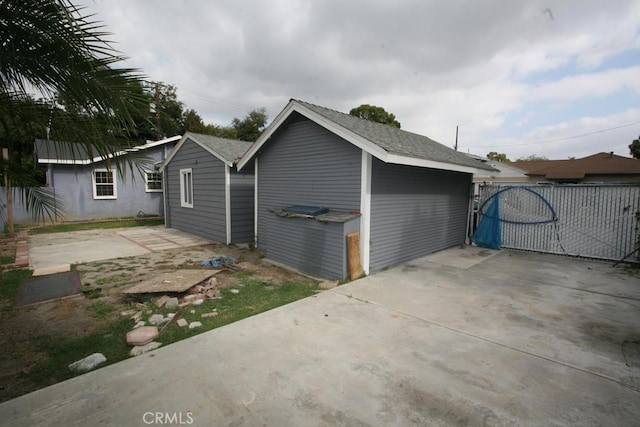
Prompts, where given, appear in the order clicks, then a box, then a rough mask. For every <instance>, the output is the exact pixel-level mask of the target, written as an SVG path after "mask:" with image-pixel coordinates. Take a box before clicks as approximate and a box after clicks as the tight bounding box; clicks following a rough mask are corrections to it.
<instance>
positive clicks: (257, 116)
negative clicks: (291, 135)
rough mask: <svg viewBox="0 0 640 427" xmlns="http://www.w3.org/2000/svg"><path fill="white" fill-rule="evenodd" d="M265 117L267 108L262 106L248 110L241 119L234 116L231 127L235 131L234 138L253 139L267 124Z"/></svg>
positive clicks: (256, 137)
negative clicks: (245, 115)
mask: <svg viewBox="0 0 640 427" xmlns="http://www.w3.org/2000/svg"><path fill="white" fill-rule="evenodd" d="M267 118H268V116H267V109H266V108H264V107H262V108H258V109H256V110H253V111H250V112H249V114H247V117H245V118H244V119H242V120H240V119H238V118H234V119H233V120H232V121H231V127H232V128H233V129H235V131H236V136H235V138H236V139H239V140H241V141H255V140H256V139H258V137H259V136H260V134H262V131H263V130H264V128H265V127H266V126H267Z"/></svg>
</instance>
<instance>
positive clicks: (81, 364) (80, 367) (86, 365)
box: [69, 353, 107, 372]
mask: <svg viewBox="0 0 640 427" xmlns="http://www.w3.org/2000/svg"><path fill="white" fill-rule="evenodd" d="M106 361H107V358H106V357H104V354H102V353H93V354H92V355H90V356H87V357H85V358H84V359H80V360H78V361H77V362H73V363H72V364H70V365H69V369H71V370H72V371H75V372H88V371H90V370H92V369H94V368H96V367H97V366H98V365H101V364H102V363H104V362H106Z"/></svg>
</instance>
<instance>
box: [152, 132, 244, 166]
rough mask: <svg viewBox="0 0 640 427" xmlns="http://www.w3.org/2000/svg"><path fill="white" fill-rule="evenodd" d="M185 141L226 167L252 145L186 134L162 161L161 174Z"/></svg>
mask: <svg viewBox="0 0 640 427" xmlns="http://www.w3.org/2000/svg"><path fill="white" fill-rule="evenodd" d="M187 141H192V142H194V143H196V144H198V145H199V146H201V147H202V148H204V149H205V150H207V151H208V152H209V153H211V154H212V155H213V156H215V157H216V158H218V160H220V161H221V162H223V163H224V164H226V165H227V166H233V165H234V164H235V163H236V162H237V161H238V159H240V158H241V157H242V156H243V155H244V153H246V152H247V150H248V149H249V147H251V145H252V144H253V143H252V142H248V141H239V140H237V139H226V138H218V137H215V136H211V135H203V134H200V133H193V132H187V133H185V134H184V136H183V137H182V139H180V142H178V143H177V144H176V146H175V147H174V149H173V150H172V151H171V154H169V156H168V157H167V160H165V161H164V163H163V164H162V166H161V167H160V172H162V171H163V170H164V168H165V167H166V166H167V165H168V164H169V163H170V162H171V160H172V159H173V157H174V156H175V155H176V153H177V152H178V151H179V150H180V148H181V147H182V146H183V145H184V144H185V142H187Z"/></svg>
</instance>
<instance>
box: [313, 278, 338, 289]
mask: <svg viewBox="0 0 640 427" xmlns="http://www.w3.org/2000/svg"><path fill="white" fill-rule="evenodd" d="M336 286H338V281H337V280H326V281H324V282H321V283H320V284H319V285H318V287H319V288H320V289H333V288H335V287H336Z"/></svg>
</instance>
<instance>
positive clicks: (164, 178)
mask: <svg viewBox="0 0 640 427" xmlns="http://www.w3.org/2000/svg"><path fill="white" fill-rule="evenodd" d="M167 175H168V174H167V167H166V166H165V168H164V169H162V211H163V212H162V213H163V214H164V227H165V228H169V227H171V220H170V219H169V203H168V202H167V199H168V197H169V195H168V194H167Z"/></svg>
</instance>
